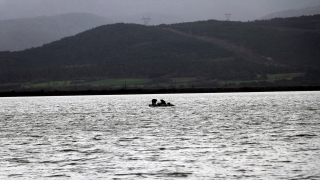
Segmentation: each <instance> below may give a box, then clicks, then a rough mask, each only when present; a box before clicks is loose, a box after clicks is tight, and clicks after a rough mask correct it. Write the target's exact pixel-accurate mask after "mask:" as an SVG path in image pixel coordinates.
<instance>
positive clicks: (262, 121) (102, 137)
mask: <svg viewBox="0 0 320 180" xmlns="http://www.w3.org/2000/svg"><path fill="white" fill-rule="evenodd" d="M153 98H157V99H160V98H161V99H165V100H168V101H169V102H172V103H173V104H175V105H176V106H175V107H148V104H150V102H151V99H153ZM0 128H1V132H0V143H1V146H2V147H1V150H0V167H1V168H0V179H11V178H12V179H14V178H17V179H44V178H49V177H51V178H55V179H66V178H67V179H68V178H71V179H88V178H89V179H99V178H101V179H142V178H145V179H176V178H177V179H178V178H181V177H182V178H186V179H318V178H320V170H319V166H320V161H319V159H320V92H273V93H227V94H225V93H221V94H172V95H163V94H159V95H124V96H69V97H19V98H0Z"/></svg>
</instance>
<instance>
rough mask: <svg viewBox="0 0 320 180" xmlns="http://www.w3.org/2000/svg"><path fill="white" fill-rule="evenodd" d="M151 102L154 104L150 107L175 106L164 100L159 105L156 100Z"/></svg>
mask: <svg viewBox="0 0 320 180" xmlns="http://www.w3.org/2000/svg"><path fill="white" fill-rule="evenodd" d="M151 102H152V104H149V107H170V106H174V105H173V104H171V103H169V102H168V103H167V102H165V101H164V100H162V99H161V100H160V102H158V103H157V100H156V99H152V101H151Z"/></svg>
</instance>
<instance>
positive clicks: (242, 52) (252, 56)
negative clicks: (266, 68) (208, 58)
mask: <svg viewBox="0 0 320 180" xmlns="http://www.w3.org/2000/svg"><path fill="white" fill-rule="evenodd" d="M163 30H168V31H171V32H174V33H176V34H180V35H183V36H187V37H192V38H196V39H198V40H201V41H206V42H209V43H212V44H215V45H217V46H219V47H222V48H224V49H226V50H229V51H232V52H234V53H235V54H236V55H237V56H239V57H242V58H244V59H246V60H249V61H253V62H256V63H259V64H265V65H275V66H284V65H283V64H281V63H278V62H276V61H274V60H272V58H271V57H265V56H262V55H260V54H257V53H255V52H254V51H252V50H250V49H248V48H245V47H242V46H239V45H236V44H233V43H230V42H227V41H225V40H222V39H218V38H215V37H209V36H199V35H192V34H188V33H185V32H181V31H179V30H176V29H173V28H163Z"/></svg>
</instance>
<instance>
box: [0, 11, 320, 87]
mask: <svg viewBox="0 0 320 180" xmlns="http://www.w3.org/2000/svg"><path fill="white" fill-rule="evenodd" d="M319 20H320V16H319V15H316V16H308V17H307V16H305V17H296V18H277V19H272V20H261V21H253V22H229V21H217V20H208V21H198V22H190V23H178V24H172V25H158V26H143V25H137V24H124V23H118V24H110V25H103V26H99V27H96V28H93V29H91V30H87V31H85V32H82V33H79V34H77V35H75V36H71V37H66V38H63V39H61V40H59V41H55V42H52V43H49V44H45V45H43V46H41V47H37V48H31V49H27V50H24V51H20V52H1V53H0V83H2V84H7V85H8V84H10V83H16V84H20V85H19V86H20V88H21V83H29V84H37V83H41V82H42V83H46V82H47V85H44V86H45V87H49V86H50V87H51V86H52V85H50V82H51V81H55V82H56V84H59V83H60V82H64V85H61V84H60V85H59V86H61V87H62V86H66V87H67V84H69V83H70V82H71V81H73V82H74V81H76V80H77V81H78V84H81V83H85V82H86V83H87V82H89V81H95V82H96V84H99V87H100V86H101V87H102V88H103V87H105V86H104V85H103V81H102V80H107V79H113V80H114V79H120V78H121V79H141V81H139V82H142V79H144V80H143V82H144V86H147V85H148V84H158V85H159V84H172V83H176V84H177V85H179V86H182V85H183V86H191V85H192V86H221V85H222V84H225V85H226V84H233V85H237V84H239V83H241V82H242V83H247V84H246V85H249V86H251V85H258V84H259V83H260V84H261V83H262V84H264V85H272V82H274V81H273V80H271V79H270V78H272V77H276V74H278V75H279V74H280V75H281V77H282V78H278V80H280V81H277V83H281V84H282V85H285V84H290V85H294V84H297V85H300V84H308V85H310V84H317V83H319V76H318V75H319V69H320V52H319V49H320V33H319V29H318V28H317V25H318V23H319ZM280 75H279V76H277V77H280ZM127 81H129V80H127ZM58 82H59V83H58ZM130 82H133V81H131V80H130ZM135 82H137V81H135ZM179 82H182V83H179ZM263 82H264V83H263ZM221 83H222V84H221ZM257 83H258V84H257ZM270 83H271V84H270ZM87 85H88V84H87ZM91 85H92V84H91ZM109 85H110V84H109ZM109 85H108V86H109ZM29 86H30V85H29ZM34 86H36V85H34ZM44 86H42V87H44ZM7 87H9V85H8V86H7ZM10 87H11V86H10ZM12 87H13V86H12ZM101 87H100V88H101ZM95 88H98V87H97V86H95Z"/></svg>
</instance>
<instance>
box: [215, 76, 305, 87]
mask: <svg viewBox="0 0 320 180" xmlns="http://www.w3.org/2000/svg"><path fill="white" fill-rule="evenodd" d="M304 74H305V73H284V74H268V75H267V79H265V80H259V79H257V80H246V81H241V80H239V81H232V80H231V81H230V80H228V81H220V83H221V84H223V85H229V84H235V85H239V84H241V83H250V82H259V81H266V82H275V81H278V80H283V79H285V80H291V79H292V78H295V77H301V76H304Z"/></svg>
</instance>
